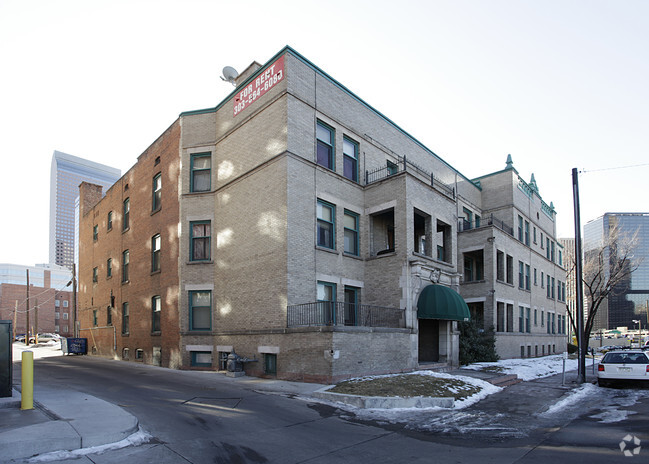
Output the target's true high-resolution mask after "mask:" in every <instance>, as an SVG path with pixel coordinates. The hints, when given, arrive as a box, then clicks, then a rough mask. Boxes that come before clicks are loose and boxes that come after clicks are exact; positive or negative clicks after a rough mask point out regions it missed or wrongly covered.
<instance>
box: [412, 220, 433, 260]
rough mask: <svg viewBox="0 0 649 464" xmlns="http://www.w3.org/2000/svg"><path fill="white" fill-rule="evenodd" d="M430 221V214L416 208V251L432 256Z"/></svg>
mask: <svg viewBox="0 0 649 464" xmlns="http://www.w3.org/2000/svg"><path fill="white" fill-rule="evenodd" d="M430 223H431V218H430V215H428V214H426V213H424V212H422V211H419V210H418V209H415V210H414V232H415V236H414V241H415V253H421V254H422V255H426V256H430V257H432V250H431V248H432V247H431V246H430V245H431V241H432V236H431V231H430Z"/></svg>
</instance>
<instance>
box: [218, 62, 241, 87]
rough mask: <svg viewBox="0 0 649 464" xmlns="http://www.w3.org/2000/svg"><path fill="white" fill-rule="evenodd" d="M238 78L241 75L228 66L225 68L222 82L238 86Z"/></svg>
mask: <svg viewBox="0 0 649 464" xmlns="http://www.w3.org/2000/svg"><path fill="white" fill-rule="evenodd" d="M237 77H239V73H238V72H237V70H236V69H234V68H233V67H232V66H226V67H225V68H223V76H221V80H222V81H225V82H229V83H230V84H232V85H236V82H235V79H236V78H237Z"/></svg>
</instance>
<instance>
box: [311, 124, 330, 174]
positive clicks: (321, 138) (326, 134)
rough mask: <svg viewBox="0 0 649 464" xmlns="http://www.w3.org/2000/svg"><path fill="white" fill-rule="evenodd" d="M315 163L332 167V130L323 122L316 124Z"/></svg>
mask: <svg viewBox="0 0 649 464" xmlns="http://www.w3.org/2000/svg"><path fill="white" fill-rule="evenodd" d="M315 133H316V139H317V148H316V150H317V157H318V159H317V163H318V164H319V165H320V166H324V167H325V168H328V169H331V170H333V169H334V134H335V132H334V130H333V128H331V127H329V126H327V125H326V124H325V123H323V122H321V121H318V122H317V124H316V131H315Z"/></svg>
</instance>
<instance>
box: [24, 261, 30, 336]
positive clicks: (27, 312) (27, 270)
mask: <svg viewBox="0 0 649 464" xmlns="http://www.w3.org/2000/svg"><path fill="white" fill-rule="evenodd" d="M26 272H27V302H26V303H25V318H26V320H27V329H26V330H25V332H26V333H25V345H26V346H29V269H26Z"/></svg>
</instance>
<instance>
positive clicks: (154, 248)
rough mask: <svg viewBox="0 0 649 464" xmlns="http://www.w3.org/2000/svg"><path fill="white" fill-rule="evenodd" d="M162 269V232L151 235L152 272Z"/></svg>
mask: <svg viewBox="0 0 649 464" xmlns="http://www.w3.org/2000/svg"><path fill="white" fill-rule="evenodd" d="M159 270H160V234H157V235H154V236H153V237H151V272H156V271H159Z"/></svg>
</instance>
